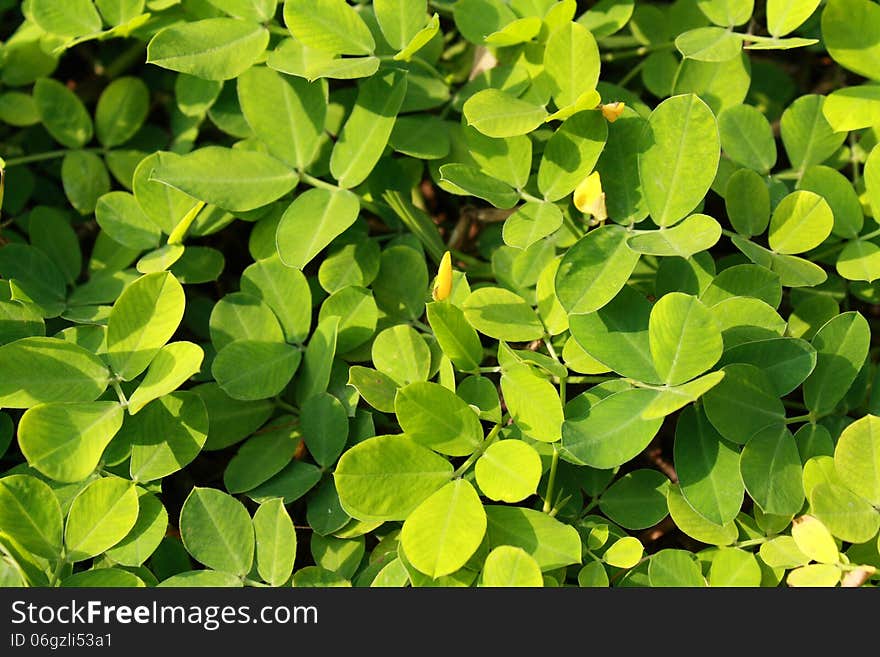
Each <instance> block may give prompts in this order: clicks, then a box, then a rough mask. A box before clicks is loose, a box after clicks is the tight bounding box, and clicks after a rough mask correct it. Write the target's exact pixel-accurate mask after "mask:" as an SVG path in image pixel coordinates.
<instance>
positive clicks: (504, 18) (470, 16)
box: [452, 0, 517, 45]
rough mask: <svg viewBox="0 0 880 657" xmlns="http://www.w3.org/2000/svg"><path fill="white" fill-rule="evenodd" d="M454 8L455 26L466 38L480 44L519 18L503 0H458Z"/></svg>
mask: <svg viewBox="0 0 880 657" xmlns="http://www.w3.org/2000/svg"><path fill="white" fill-rule="evenodd" d="M452 10H453V18H454V19H455V27H456V28H458V31H459V32H461V35H462V36H463V37H464V38H465V39H467V40H468V41H470V42H471V43H476V44H478V45H480V44H483V43H484V40H485V38H486V37H487V36H488V35H490V34H492V33H493V32H497V31H498V30H500V29H501V28H503V27H504V26H505V25H507V24H508V23H511V22H513V21H514V20H516V18H517V15H516V14H515V13H514V12H513V11H512V10H511V8H510V7H509V6H508V5H507V3H505V2H503V1H502V0H458V2H456V3H455V4H454V6H453V8H452Z"/></svg>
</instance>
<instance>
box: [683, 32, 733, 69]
mask: <svg viewBox="0 0 880 657" xmlns="http://www.w3.org/2000/svg"><path fill="white" fill-rule="evenodd" d="M675 47H676V48H677V49H678V52H680V53H681V55H682V56H683V57H685V58H687V59H695V60H697V61H701V62H726V61H727V60H729V59H733V58H734V57H736V56H737V55H739V54H740V52H741V51H742V36H741V35H739V34H738V33H736V32H732V31H731V30H726V29H724V28H721V27H697V28H694V29H692V30H687V31H686V32H682V33H681V34H679V35H678V36H677V37H675Z"/></svg>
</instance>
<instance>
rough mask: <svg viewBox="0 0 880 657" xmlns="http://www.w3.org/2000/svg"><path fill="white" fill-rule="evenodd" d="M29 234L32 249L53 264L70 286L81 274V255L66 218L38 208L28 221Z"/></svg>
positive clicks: (60, 213) (77, 241)
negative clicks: (41, 253)
mask: <svg viewBox="0 0 880 657" xmlns="http://www.w3.org/2000/svg"><path fill="white" fill-rule="evenodd" d="M28 233H29V236H30V239H31V245H32V246H34V247H36V248H38V249H40V250H41V251H43V253H45V254H46V255H48V256H49V258H50V259H52V260H54V261H55V262H56V264H57V265H58V267H59V268H60V269H61V270H62V271H63V274H64V277H65V278H66V279H67V283H68V284H69V285H73V284H74V283H75V282H76V279H78V278H79V275H80V273H81V271H82V254H81V253H80V249H79V238H78V237H77V235H76V232H74V230H73V228H72V227H71V225H70V221H69V219H68V217H67V215H66V214H65V213H63V212H60V211H58V210H55V209H53V208H50V207H48V206H37V207H35V208H34V209H33V210H31V212H30V215H29V217H28Z"/></svg>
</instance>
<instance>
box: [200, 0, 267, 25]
mask: <svg viewBox="0 0 880 657" xmlns="http://www.w3.org/2000/svg"><path fill="white" fill-rule="evenodd" d="M208 2H210V3H211V4H212V5H214V6H215V7H217V8H218V9H220V10H222V11H224V12H226V13H227V14H229V15H230V16H234V17H235V18H241V19H243V20H250V21H255V22H260V23H263V22H266V21H268V20H271V19H272V16H273V15H274V14H275V5H276V4H277V1H276V0H208Z"/></svg>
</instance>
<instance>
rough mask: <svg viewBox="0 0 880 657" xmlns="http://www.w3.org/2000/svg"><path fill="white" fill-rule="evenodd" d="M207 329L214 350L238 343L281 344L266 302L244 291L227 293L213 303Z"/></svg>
mask: <svg viewBox="0 0 880 657" xmlns="http://www.w3.org/2000/svg"><path fill="white" fill-rule="evenodd" d="M248 287H249V286H248ZM273 296H275V295H273ZM208 328H209V332H210V334H211V342H213V343H214V348H215V349H217V350H220V349H223V348H224V347H225V346H227V345H229V344H230V343H232V342H235V341H237V340H264V341H270V342H284V334H283V332H282V330H281V325H280V324H279V323H278V318H277V317H276V315H275V313H273V312H272V309H271V308H270V307H269V305H268V304H267V303H265V302H264V301H262V300H261V299H260V298H259V297H257V296H254V295H251V294H248V293H247V292H233V293H232V294H227V295H226V296H224V297H223V298H222V299H220V301H218V302H217V303H216V304H214V307H213V309H212V310H211V316H210V318H209V324H208Z"/></svg>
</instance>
